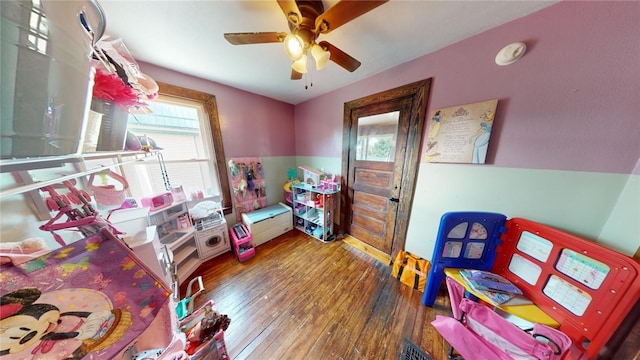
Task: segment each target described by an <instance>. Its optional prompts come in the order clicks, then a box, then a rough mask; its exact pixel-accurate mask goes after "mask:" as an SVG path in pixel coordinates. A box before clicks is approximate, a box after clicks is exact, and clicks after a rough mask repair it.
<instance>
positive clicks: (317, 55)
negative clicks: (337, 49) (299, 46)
mask: <svg viewBox="0 0 640 360" xmlns="http://www.w3.org/2000/svg"><path fill="white" fill-rule="evenodd" d="M311 55H312V56H313V59H314V60H315V61H316V70H321V69H322V68H323V67H324V66H325V65H327V61H329V57H330V56H331V53H330V52H329V51H327V50H325V49H323V48H322V46H320V45H318V44H313V46H311Z"/></svg>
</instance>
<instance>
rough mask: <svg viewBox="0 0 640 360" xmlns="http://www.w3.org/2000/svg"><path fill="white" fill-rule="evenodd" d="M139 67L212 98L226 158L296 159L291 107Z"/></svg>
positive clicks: (154, 75)
mask: <svg viewBox="0 0 640 360" xmlns="http://www.w3.org/2000/svg"><path fill="white" fill-rule="evenodd" d="M139 65H140V68H141V69H142V71H143V72H145V73H147V74H149V75H150V76H151V77H153V78H154V79H155V80H156V81H162V82H165V83H169V84H173V85H178V86H182V87H186V88H190V89H194V90H199V91H203V92H206V93H209V94H212V95H215V97H216V103H217V104H218V116H219V117H220V127H221V130H222V137H223V143H224V152H225V156H226V157H239V156H295V140H294V121H293V114H294V113H293V105H290V104H286V103H283V102H280V101H276V100H273V99H270V98H267V97H264V96H261V95H256V94H252V93H249V92H246V91H242V90H239V89H236V88H232V87H229V86H225V85H221V84H218V83H214V82H211V81H207V80H203V79H200V78H196V77H193V76H188V75H185V74H182V73H178V72H175V71H171V70H167V69H165V68H161V67H158V66H155V65H151V64H147V63H140V64H139Z"/></svg>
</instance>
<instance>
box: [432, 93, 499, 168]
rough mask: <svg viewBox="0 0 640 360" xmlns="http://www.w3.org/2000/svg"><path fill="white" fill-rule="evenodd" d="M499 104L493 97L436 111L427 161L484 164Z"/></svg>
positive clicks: (433, 117)
mask: <svg viewBox="0 0 640 360" xmlns="http://www.w3.org/2000/svg"><path fill="white" fill-rule="evenodd" d="M497 105H498V100H497V99H494V100H487V101H482V102H477V103H473V104H466V105H458V106H452V107H449V108H446V109H437V110H435V111H433V113H432V114H431V118H430V121H429V134H428V139H427V151H426V154H425V157H424V159H425V161H426V162H442V163H470V164H484V162H485V158H486V155H487V148H488V147H489V137H490V136H491V127H492V126H493V118H494V116H495V113H496V107H497Z"/></svg>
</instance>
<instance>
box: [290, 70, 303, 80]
mask: <svg viewBox="0 0 640 360" xmlns="http://www.w3.org/2000/svg"><path fill="white" fill-rule="evenodd" d="M300 79H302V74H301V73H299V72H297V71H295V70H293V69H291V80H300Z"/></svg>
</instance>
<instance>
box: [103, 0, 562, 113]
mask: <svg viewBox="0 0 640 360" xmlns="http://www.w3.org/2000/svg"><path fill="white" fill-rule="evenodd" d="M336 2H337V1H336V0H325V1H323V3H324V6H325V11H326V10H327V9H328V8H330V7H331V6H332V5H334V4H335V3H336ZM555 2H557V1H533V0H511V1H452V0H448V1H431V0H421V1H419V0H413V1H408V0H391V1H389V2H388V3H385V4H383V5H381V6H379V7H378V8H376V9H374V10H372V11H370V12H368V13H366V14H364V15H362V16H360V17H358V18H357V19H355V20H353V21H351V22H349V23H347V24H345V25H343V26H341V27H339V28H337V29H335V30H334V31H332V32H331V33H329V34H326V35H320V37H319V38H318V41H321V40H326V41H329V42H330V43H332V44H333V45H335V46H337V47H338V48H339V49H341V50H343V51H344V52H346V53H348V54H349V55H351V56H353V57H354V58H356V59H358V60H359V61H360V62H361V63H362V66H360V68H358V69H357V70H356V71H355V72H353V73H349V72H348V71H346V70H344V69H343V68H341V67H339V66H338V65H336V64H335V63H333V62H329V63H328V64H327V66H326V67H325V68H324V69H322V70H321V71H320V72H317V71H316V70H315V69H312V70H311V71H310V73H309V74H307V77H306V79H305V78H303V79H302V80H297V81H293V80H290V79H289V78H290V75H291V68H290V65H291V61H290V60H289V59H288V58H287V56H286V55H285V53H284V50H283V47H282V44H279V43H271V44H255V45H236V46H234V45H231V44H229V43H228V42H227V41H226V40H225V39H224V37H223V34H224V33H226V32H262V31H278V32H288V26H287V21H286V19H285V16H284V14H283V13H282V11H281V9H280V7H279V6H278V4H277V3H276V1H275V0H260V1H246V0H243V1H229V0H227V1H219V0H218V1H212V0H208V1H202V0H201V1H190V0H183V1H179V0H173V1H167V0H155V1H115V0H99V3H100V5H101V6H102V8H103V9H104V11H105V14H106V18H107V34H108V35H110V36H111V37H112V38H118V37H120V38H122V40H123V41H124V43H125V45H126V47H127V48H128V50H129V51H130V53H131V54H132V55H133V57H134V58H135V59H137V60H138V61H143V62H147V63H151V64H154V65H158V66H161V67H164V68H168V69H172V70H175V71H178V72H181V73H185V74H189V75H193V76H196V77H199V78H202V79H207V80H211V81H214V82H217V83H221V84H225V85H229V86H232V87H235V88H238V89H242V90H246V91H249V92H252V93H256V94H261V95H264V96H267V97H270V98H273V99H277V100H281V101H284V102H287V103H290V104H298V103H301V102H303V101H306V100H309V99H311V98H314V97H316V96H319V95H321V94H324V93H327V92H329V91H332V90H335V89H338V88H340V87H343V86H345V85H348V84H350V83H353V82H355V81H358V80H361V79H364V78H367V77H369V76H371V75H373V74H376V73H379V72H381V71H383V70H386V69H389V68H391V67H394V66H396V65H399V64H402V63H405V62H407V61H410V60H413V59H415V58H418V57H420V56H422V55H425V54H428V53H431V52H433V51H436V50H438V49H441V48H443V47H445V46H447V45H450V44H453V43H455V42H458V41H460V40H462V39H465V38H467V37H470V36H472V35H475V34H478V33H480V32H482V31H485V30H488V29H490V28H493V27H496V26H498V25H501V24H504V23H506V22H509V21H511V20H514V19H517V18H520V17H522V16H525V15H528V14H530V13H532V12H535V11H538V10H540V9H542V8H544V7H547V6H549V5H553V4H554V3H555ZM515 40H520V39H514V41H515ZM505 45H506V44H505ZM497 50H499V49H496V52H497ZM305 83H307V84H311V83H312V84H313V86H310V87H309V88H308V89H306V90H305Z"/></svg>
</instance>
